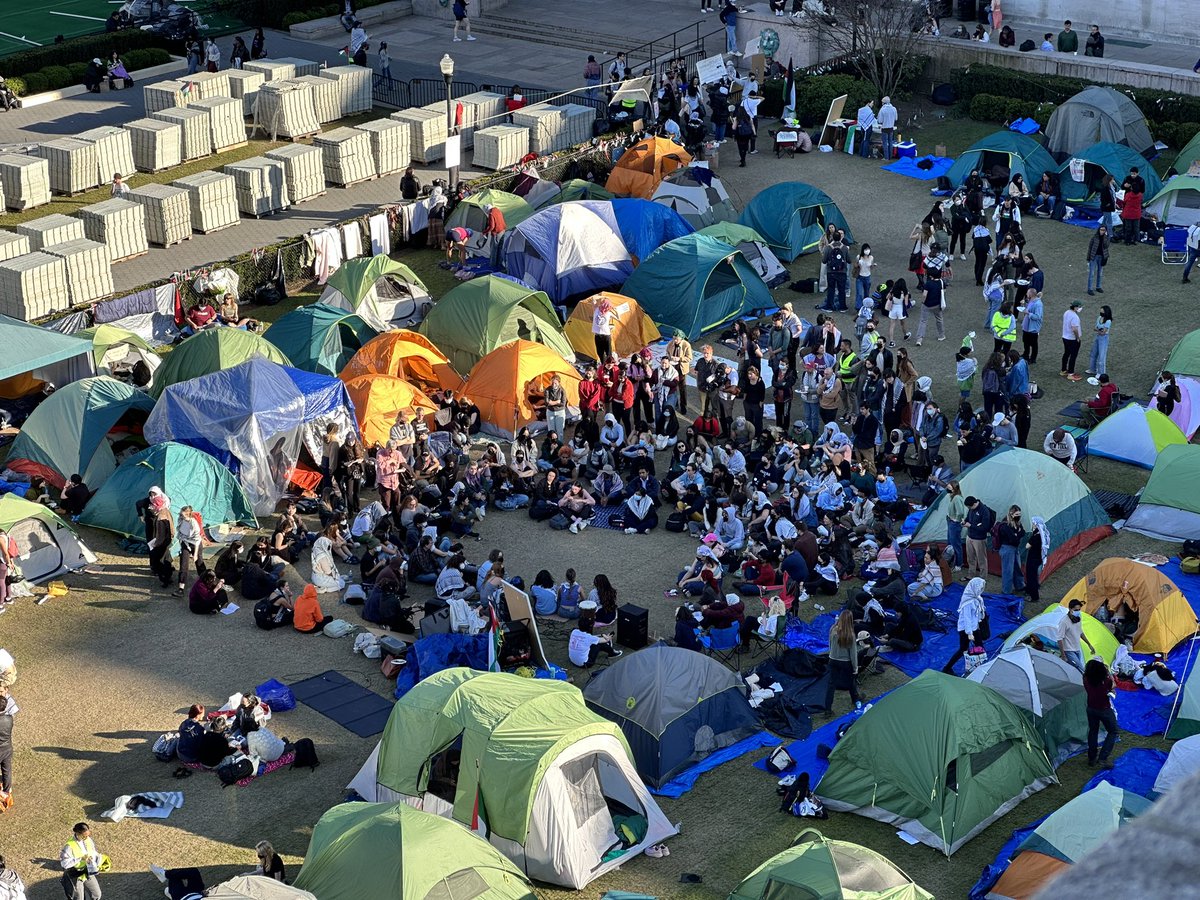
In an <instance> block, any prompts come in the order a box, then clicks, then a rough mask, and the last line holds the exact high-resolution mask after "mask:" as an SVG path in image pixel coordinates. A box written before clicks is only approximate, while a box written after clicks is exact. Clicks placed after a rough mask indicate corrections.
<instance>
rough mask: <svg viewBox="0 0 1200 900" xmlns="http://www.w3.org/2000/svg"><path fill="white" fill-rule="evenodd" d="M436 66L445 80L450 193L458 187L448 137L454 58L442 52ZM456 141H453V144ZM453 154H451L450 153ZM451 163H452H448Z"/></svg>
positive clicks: (455, 150)
mask: <svg viewBox="0 0 1200 900" xmlns="http://www.w3.org/2000/svg"><path fill="white" fill-rule="evenodd" d="M438 68H439V69H441V70H442V78H444V79H445V81H446V156H447V168H448V169H449V176H450V193H451V194H453V193H454V191H455V190H457V188H458V152H460V151H459V148H458V147H457V146H456V147H454V148H453V151H452V149H451V145H450V137H451V136H452V135H455V134H456V132H455V129H454V97H453V84H454V60H453V59H451V58H450V54H449V53H446V54H443V56H442V59H441V62H439V63H438ZM457 143H458V142H457V141H455V144H457ZM452 154H453V155H452ZM450 163H453V165H450Z"/></svg>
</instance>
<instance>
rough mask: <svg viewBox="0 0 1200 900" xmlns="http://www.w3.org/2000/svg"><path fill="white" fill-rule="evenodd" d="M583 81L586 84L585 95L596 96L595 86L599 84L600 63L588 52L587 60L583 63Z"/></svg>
mask: <svg viewBox="0 0 1200 900" xmlns="http://www.w3.org/2000/svg"><path fill="white" fill-rule="evenodd" d="M583 83H584V84H586V85H587V95H588V96H589V97H591V98H593V99H595V97H596V88H598V87H599V86H600V63H598V62H596V57H595V56H592V55H591V54H588V58H587V62H586V63H584V64H583Z"/></svg>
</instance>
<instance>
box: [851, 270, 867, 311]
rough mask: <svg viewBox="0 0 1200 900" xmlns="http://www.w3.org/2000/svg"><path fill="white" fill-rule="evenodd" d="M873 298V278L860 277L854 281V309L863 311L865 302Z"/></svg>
mask: <svg viewBox="0 0 1200 900" xmlns="http://www.w3.org/2000/svg"><path fill="white" fill-rule="evenodd" d="M870 296H871V276H870V275H859V276H858V277H856V278H855V279H854V309H855V311H856V312H857V311H858V310H860V309H862V303H863V300H864V299H866V298H867V297H870Z"/></svg>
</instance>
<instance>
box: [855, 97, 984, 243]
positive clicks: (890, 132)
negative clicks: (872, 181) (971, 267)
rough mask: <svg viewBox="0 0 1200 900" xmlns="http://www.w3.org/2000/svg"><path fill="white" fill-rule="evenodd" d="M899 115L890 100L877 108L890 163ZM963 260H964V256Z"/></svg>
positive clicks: (884, 100) (884, 149) (885, 99)
mask: <svg viewBox="0 0 1200 900" xmlns="http://www.w3.org/2000/svg"><path fill="white" fill-rule="evenodd" d="M899 115H900V114H899V113H898V112H897V111H896V107H894V106H892V98H891V97H884V98H883V105H882V106H880V107H879V115H878V116H877V117H876V121H877V122H878V123H879V137H880V140H881V141H882V142H883V158H884V159H885V160H887V161H888V162H891V161H892V153H893V149H892V140H893V138H895V136H896V120H897V119H898V118H899ZM950 252H951V253H953V252H954V244H953V243H952V244H951V245H950ZM963 259H966V257H965V256H964V257H963Z"/></svg>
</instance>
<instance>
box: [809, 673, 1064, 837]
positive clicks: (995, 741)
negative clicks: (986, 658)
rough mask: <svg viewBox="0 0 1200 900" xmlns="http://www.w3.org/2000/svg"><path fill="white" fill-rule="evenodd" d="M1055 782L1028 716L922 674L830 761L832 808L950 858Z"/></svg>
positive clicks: (983, 693)
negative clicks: (895, 829)
mask: <svg viewBox="0 0 1200 900" xmlns="http://www.w3.org/2000/svg"><path fill="white" fill-rule="evenodd" d="M1056 783H1058V779H1057V777H1055V775H1054V769H1053V768H1052V767H1051V765H1050V761H1049V759H1048V758H1047V756H1046V751H1045V750H1043V749H1042V742H1041V739H1040V738H1039V737H1038V734H1037V732H1036V730H1035V729H1034V727H1033V724H1032V723H1031V722H1030V721H1029V719H1028V717H1027V716H1026V715H1025V714H1024V713H1023V712H1022V711H1021V710H1019V709H1017V707H1015V706H1013V704H1012V703H1010V702H1009V701H1008V700H1006V699H1004V698H1003V697H1002V696H1000V695H999V694H998V693H996V692H995V691H992V690H989V689H988V688H985V687H983V686H982V685H980V684H977V683H975V682H973V681H968V680H967V679H965V678H955V677H954V676H952V675H946V674H944V673H942V672H934V671H932V670H926V671H924V672H922V673H921V674H920V675H919V676H917V677H916V678H915V679H913V680H912V681H910V682H908V683H906V684H904V685H901V686H900V687H898V688H896V689H895V690H894V691H892V692H891V693H890V694H888V695H887V696H886V697H884V698H882V699H881V700H879V701H877V702H876V703H875V705H874V706H872V707H871V709H869V710H868V711H867V712H866V713H864V714H863V716H862V718H861V719H859V720H858V721H857V722H856V723H855V724H854V727H853V728H851V729H850V730H849V731H848V732H846V734H845V736H843V737H842V738H841V740H839V741H838V742H837V745H836V746H835V747H834V748H833V752H832V753H830V754H829V769H828V771H827V772H826V773H825V775H824V776H823V777H822V778H821V781H820V783H819V784H818V785H817V788H816V793H817V795H818V796H819V797H821V799H823V800H824V801H825V805H826V806H827V807H828V808H829V809H833V810H837V811H841V812H855V813H858V814H859V815H863V816H868V817H870V818H873V819H878V820H880V821H881V822H886V823H888V824H892V825H899V826H900V827H902V828H903V829H904V830H905V831H906V832H908V834H910V835H912V836H913V837H915V838H917V840H919V841H920V842H921V843H923V844H928V845H929V846H931V847H934V848H936V849H938V850H940V851H942V853H944V854H946V855H947V856H950V855H951V854H953V853H955V852H956V851H957V850H958V849H959V848H960V847H962V845H963V844H965V843H966V842H967V841H969V840H970V839H971V838H972V837H974V836H975V835H977V834H978V833H979V832H981V831H982V830H983V829H985V828H986V827H987V826H988V825H990V824H991V823H992V822H994V821H995V820H996V819H998V818H999V817H1000V816H1002V815H1004V814H1005V813H1006V812H1008V811H1009V810H1010V809H1012V808H1013V807H1014V806H1016V805H1017V804H1018V803H1020V802H1021V801H1022V800H1023V799H1025V798H1026V797H1028V796H1029V795H1030V794H1033V793H1036V792H1037V791H1040V790H1041V789H1042V788H1044V787H1047V786H1048V785H1051V784H1056Z"/></svg>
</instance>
